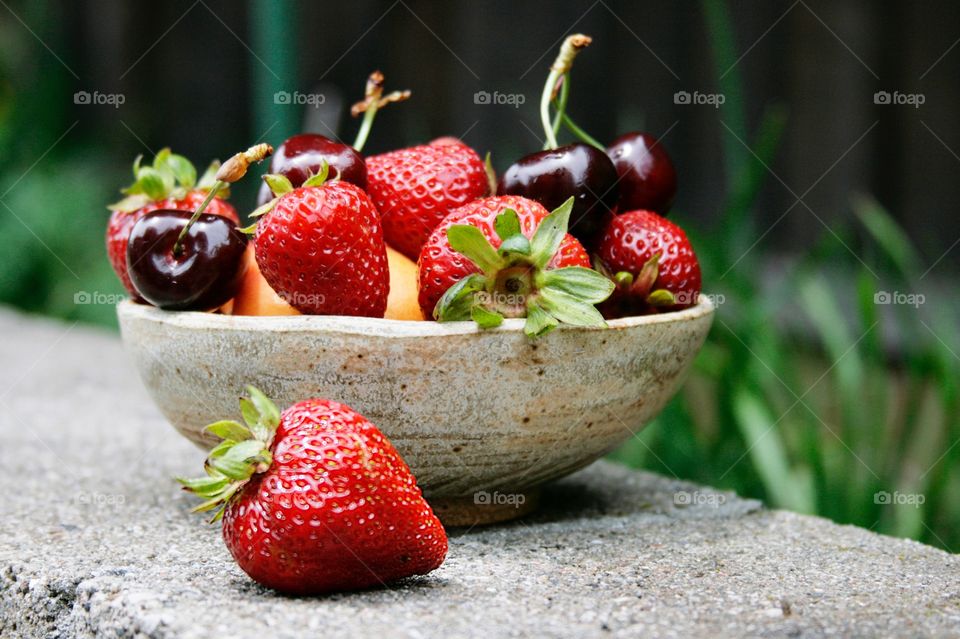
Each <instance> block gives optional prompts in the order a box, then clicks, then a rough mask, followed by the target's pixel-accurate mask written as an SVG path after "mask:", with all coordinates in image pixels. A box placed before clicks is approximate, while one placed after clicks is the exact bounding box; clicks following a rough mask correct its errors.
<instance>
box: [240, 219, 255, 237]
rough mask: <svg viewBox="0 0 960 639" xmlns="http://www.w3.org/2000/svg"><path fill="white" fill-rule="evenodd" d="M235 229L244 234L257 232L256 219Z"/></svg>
mask: <svg viewBox="0 0 960 639" xmlns="http://www.w3.org/2000/svg"><path fill="white" fill-rule="evenodd" d="M237 230H238V231H240V232H241V233H244V234H246V235H253V234H254V233H256V232H257V220H254V221H253V222H252V223H251V224H250V225H249V226H241V227H240V228H238V229H237Z"/></svg>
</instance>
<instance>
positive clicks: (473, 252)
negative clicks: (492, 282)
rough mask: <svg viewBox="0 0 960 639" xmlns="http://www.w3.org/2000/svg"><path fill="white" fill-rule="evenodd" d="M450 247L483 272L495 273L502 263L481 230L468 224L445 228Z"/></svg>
mask: <svg viewBox="0 0 960 639" xmlns="http://www.w3.org/2000/svg"><path fill="white" fill-rule="evenodd" d="M447 240H448V241H449V242H450V247H451V248H452V249H453V250H454V251H456V252H457V253H460V254H461V255H464V256H465V257H467V258H468V259H469V260H470V261H471V262H473V263H474V264H476V265H477V268H479V269H480V270H481V271H483V272H484V273H495V272H496V271H497V269H498V268H500V266H501V264H502V260H501V259H500V256H499V255H498V254H497V250H496V249H495V248H493V245H491V244H490V240H488V239H487V238H486V236H485V235H484V234H483V231H481V230H480V229H478V228H477V227H475V226H472V225H470V224H454V225H453V226H451V227H450V228H448V229H447Z"/></svg>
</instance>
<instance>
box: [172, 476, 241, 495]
mask: <svg viewBox="0 0 960 639" xmlns="http://www.w3.org/2000/svg"><path fill="white" fill-rule="evenodd" d="M175 479H176V480H177V481H178V482H180V483H181V484H183V486H184V487H185V488H186V489H187V490H189V491H190V492H193V493H196V494H198V495H200V496H201V497H210V496H213V495H214V494H216V493H218V492H220V491H221V490H223V489H224V488H225V487H226V486H227V484H229V483H230V478H229V477H227V476H225V475H221V474H220V473H216V474H214V475H208V476H206V477H196V478H193V479H188V478H184V477H176V478H175Z"/></svg>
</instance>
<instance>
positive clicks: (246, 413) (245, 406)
mask: <svg viewBox="0 0 960 639" xmlns="http://www.w3.org/2000/svg"><path fill="white" fill-rule="evenodd" d="M240 415H242V416H243V421H244V422H246V423H247V426H249V427H250V428H256V427H257V425H258V424H259V423H260V411H258V410H257V407H256V406H254V405H253V402H251V401H250V400H249V399H247V398H246V397H241V398H240Z"/></svg>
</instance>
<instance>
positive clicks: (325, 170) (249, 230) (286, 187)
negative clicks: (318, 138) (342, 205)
mask: <svg viewBox="0 0 960 639" xmlns="http://www.w3.org/2000/svg"><path fill="white" fill-rule="evenodd" d="M334 170H336V169H334ZM329 177H330V165H329V164H327V161H326V160H323V161H321V163H320V171H319V172H318V173H313V174H311V175H310V177H308V178H307V179H306V180H304V182H303V184H301V185H300V188H303V187H308V186H323V185H324V184H326V183H327V182H336V181H337V180H339V179H340V172H339V171H337V174H336V175H335V176H334V177H333V178H330V179H329V180H328V179H327V178H329ZM263 181H264V182H266V183H267V186H269V187H270V192H271V193H273V199H272V200H270V201H269V202H266V203H264V204H262V205H260V206H258V207H257V208H256V209H254V211H253V212H252V213H250V217H251V218H252V219H253V223H252V224H250V225H249V226H245V227H244V228H242V229H240V230H241V231H243V232H244V233H246V234H248V235H252V234H253V233H254V232H255V231H256V230H257V222H258V221H259V220H260V218H261V217H263V216H264V215H266V214H267V213H269V212H270V211H272V210H273V207H275V206H276V205H277V202H278V201H279V200H280V198H281V197H283V196H284V195H286V194H287V193H289V192H290V191H293V190H294V186H293V182H291V181H290V179H289V178H288V177H287V176H285V175H280V174H279V173H267V174H266V175H264V176H263Z"/></svg>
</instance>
